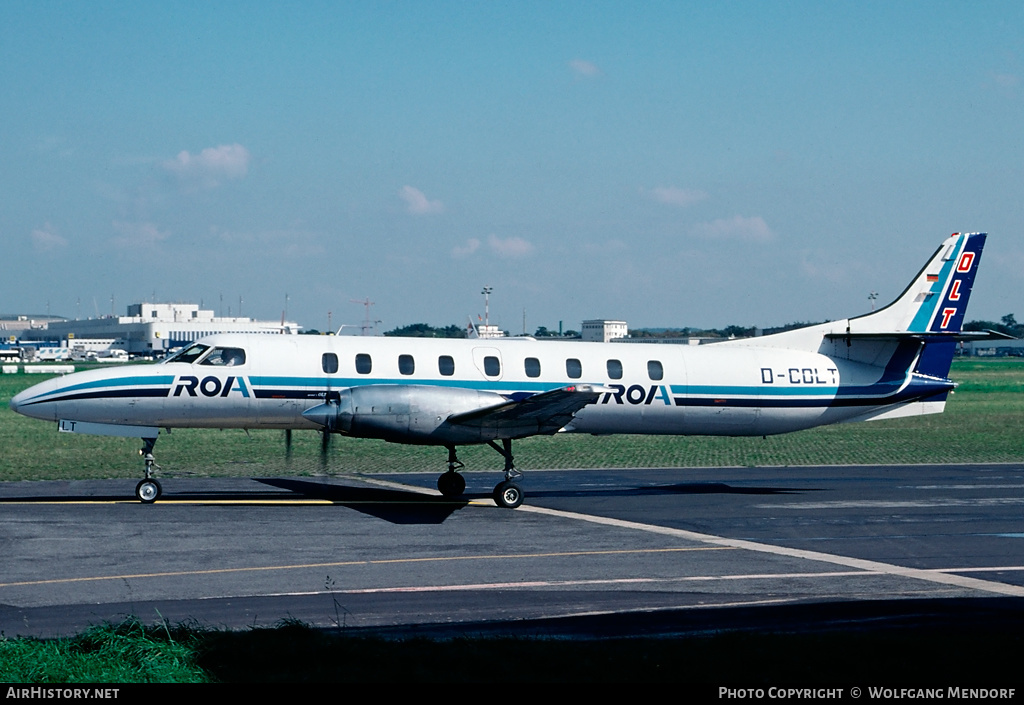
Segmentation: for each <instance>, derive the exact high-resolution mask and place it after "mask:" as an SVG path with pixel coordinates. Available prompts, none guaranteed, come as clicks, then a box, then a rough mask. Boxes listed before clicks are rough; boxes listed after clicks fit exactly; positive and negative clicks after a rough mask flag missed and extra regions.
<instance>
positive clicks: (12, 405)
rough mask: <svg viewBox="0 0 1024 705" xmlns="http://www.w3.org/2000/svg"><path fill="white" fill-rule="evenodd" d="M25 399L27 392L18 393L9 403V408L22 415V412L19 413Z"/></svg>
mask: <svg viewBox="0 0 1024 705" xmlns="http://www.w3.org/2000/svg"><path fill="white" fill-rule="evenodd" d="M24 399H25V392H18V393H17V394H15V395H14V396H13V397H12V398H11V400H10V401H9V402H7V406H8V407H10V409H11V411H17V412H18V413H19V414H20V413H21V412H20V411H18V407H19V406H21V402H22V401H23V400H24Z"/></svg>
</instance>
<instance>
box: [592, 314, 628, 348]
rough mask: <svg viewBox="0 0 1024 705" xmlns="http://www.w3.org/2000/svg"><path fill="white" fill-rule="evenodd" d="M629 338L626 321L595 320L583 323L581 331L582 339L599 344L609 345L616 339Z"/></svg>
mask: <svg viewBox="0 0 1024 705" xmlns="http://www.w3.org/2000/svg"><path fill="white" fill-rule="evenodd" d="M628 336H629V328H628V327H627V326H626V322H625V321H605V320H598V319H594V320H589V321H583V327H582V328H581V329H580V338H581V339H582V340H594V341H597V342H599V343H607V342H610V341H612V340H615V339H616V338H626V337H628Z"/></svg>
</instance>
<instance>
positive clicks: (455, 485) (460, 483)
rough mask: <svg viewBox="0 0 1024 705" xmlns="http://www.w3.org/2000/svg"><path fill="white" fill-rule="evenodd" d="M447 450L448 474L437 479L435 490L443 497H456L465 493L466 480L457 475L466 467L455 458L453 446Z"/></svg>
mask: <svg viewBox="0 0 1024 705" xmlns="http://www.w3.org/2000/svg"><path fill="white" fill-rule="evenodd" d="M447 448H448V472H446V473H444V474H442V475H441V476H440V477H439V478H437V489H438V491H439V492H440V493H441V494H443V495H444V496H445V497H458V496H459V495H461V494H462V493H463V492H465V491H466V478H464V477H463V476H462V475H460V474H459V472H458V471H459V470H461V469H462V468H464V467H466V466H465V465H464V464H463V463H461V462H459V459H458V458H457V457H455V446H447Z"/></svg>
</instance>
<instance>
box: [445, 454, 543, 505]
mask: <svg viewBox="0 0 1024 705" xmlns="http://www.w3.org/2000/svg"><path fill="white" fill-rule="evenodd" d="M487 445H489V446H490V447H491V448H494V450H496V451H498V452H499V453H500V454H501V456H502V457H503V458H505V479H504V480H503V481H502V482H499V483H498V484H497V485H495V487H494V492H492V493H491V496H492V497H493V498H494V503H495V504H497V505H498V506H499V507H505V508H506V509H515V508H516V507H518V506H519V505H520V504H522V503H523V490H522V489H521V488H520V487H519V485H518V484H517V483H516V480H518V479H519V478H521V477H522V476H523V473H521V472H520V471H518V470H516V468H515V465H514V464H513V462H512V440H511V439H509V438H503V439H502V440H501V445H500V446H499V445H498V444H497V443H495V442H494V441H487ZM446 447H447V448H448V471H447V472H445V473H442V474H441V476H440V477H438V478H437V489H438V491H440V492H441V494H442V495H444V496H445V497H458V496H459V495H461V494H462V493H463V492H464V491H465V490H466V479H465V478H464V477H462V475H460V474H459V472H458V471H459V470H461V469H462V468H464V467H465V465H463V464H462V463H461V462H459V459H458V458H457V457H456V456H455V446H453V445H450V446H446Z"/></svg>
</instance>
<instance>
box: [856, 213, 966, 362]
mask: <svg viewBox="0 0 1024 705" xmlns="http://www.w3.org/2000/svg"><path fill="white" fill-rule="evenodd" d="M984 246H985V233H964V234H960V233H954V234H953V235H951V236H950V237H949V238H947V239H946V241H945V242H943V243H942V246H941V247H940V248H939V249H938V250H937V251H936V253H935V254H934V255H933V256H932V258H931V259H930V260H929V261H928V264H926V265H925V266H924V269H922V270H921V271H920V272H918V274H917V276H916V277H915V278H914V280H913V281H912V282H911V283H910V286H908V287H907V288H906V289H905V290H904V291H903V293H902V294H901V295H900V296H899V298H897V299H896V300H895V301H893V302H892V303H891V304H889V305H888V306H886V307H885V308H883V309H881V310H879V311H875V312H874V313H869V314H867V315H864V316H858V317H856V318H851V319H850V320H849V321H848V323H847V328H846V334H847V336H858V335H861V336H869V337H885V336H887V335H891V336H892V337H894V338H903V339H906V338H916V339H918V340H920V341H922V342H923V347H922V349H921V351H920V355H919V357H918V360H917V364H916V365H915V367H914V372H917V373H919V374H923V375H928V376H930V377H942V378H944V377H947V376H948V375H949V368H950V366H951V365H952V364H953V355H954V353H955V352H956V346H957V340H958V336H957V334H959V333H960V332H961V331H962V329H963V324H964V315H965V314H966V312H967V302H968V300H969V299H970V298H971V290H972V289H973V288H974V275H975V273H976V272H977V271H978V263H979V262H981V251H982V248H984Z"/></svg>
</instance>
